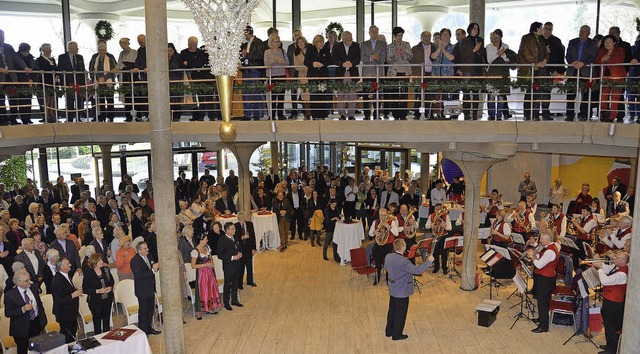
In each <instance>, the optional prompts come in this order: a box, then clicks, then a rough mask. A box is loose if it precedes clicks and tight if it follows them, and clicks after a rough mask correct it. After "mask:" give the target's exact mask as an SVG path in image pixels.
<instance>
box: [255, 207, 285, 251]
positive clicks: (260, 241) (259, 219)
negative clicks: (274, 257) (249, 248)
mask: <svg viewBox="0 0 640 354" xmlns="http://www.w3.org/2000/svg"><path fill="white" fill-rule="evenodd" d="M251 222H252V223H253V228H254V230H255V232H256V243H257V245H256V246H257V248H258V252H262V251H264V250H272V251H273V250H276V249H277V248H278V247H280V230H279V229H278V218H277V217H276V214H274V213H269V214H258V213H252V214H251Z"/></svg>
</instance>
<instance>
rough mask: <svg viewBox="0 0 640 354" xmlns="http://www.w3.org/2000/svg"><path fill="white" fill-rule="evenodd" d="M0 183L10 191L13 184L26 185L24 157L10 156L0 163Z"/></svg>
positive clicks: (25, 162) (25, 159)
mask: <svg viewBox="0 0 640 354" xmlns="http://www.w3.org/2000/svg"><path fill="white" fill-rule="evenodd" d="M0 182H2V183H4V185H5V186H9V188H8V189H11V186H13V184H14V183H18V185H20V186H24V185H25V184H26V183H27V158H26V157H25V155H17V156H12V157H10V158H8V159H6V160H4V161H2V162H0Z"/></svg>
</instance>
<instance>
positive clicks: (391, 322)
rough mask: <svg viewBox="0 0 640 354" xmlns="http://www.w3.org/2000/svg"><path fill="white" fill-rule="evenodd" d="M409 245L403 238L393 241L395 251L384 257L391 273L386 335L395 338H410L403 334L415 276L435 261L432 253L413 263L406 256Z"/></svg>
mask: <svg viewBox="0 0 640 354" xmlns="http://www.w3.org/2000/svg"><path fill="white" fill-rule="evenodd" d="M406 250H407V245H406V243H405V242H404V240H403V239H396V240H395V241H393V251H394V252H393V253H389V254H388V255H387V256H386V257H385V259H384V269H386V270H387V274H388V275H389V284H388V286H389V312H388V313H387V328H386V329H385V335H386V336H387V337H391V339H393V340H403V339H407V338H409V336H408V335H406V334H402V331H403V330H404V323H405V321H406V319H407V311H408V310H409V296H411V294H413V276H414V275H418V274H422V273H424V271H426V270H427V269H428V268H429V267H431V264H432V263H433V261H434V258H433V256H432V255H429V258H427V260H426V261H425V262H424V263H422V264H420V265H419V266H416V265H413V264H411V262H410V261H409V260H408V259H407V258H406V257H405V256H404V252H405V251H406Z"/></svg>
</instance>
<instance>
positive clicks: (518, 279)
mask: <svg viewBox="0 0 640 354" xmlns="http://www.w3.org/2000/svg"><path fill="white" fill-rule="evenodd" d="M513 282H514V283H515V284H516V286H517V287H518V292H519V293H520V294H524V293H526V292H527V282H525V281H524V279H522V275H520V273H518V272H516V275H515V276H514V277H513Z"/></svg>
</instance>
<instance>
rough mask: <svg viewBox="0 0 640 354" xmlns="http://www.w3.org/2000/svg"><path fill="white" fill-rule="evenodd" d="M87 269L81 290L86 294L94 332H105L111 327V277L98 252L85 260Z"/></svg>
mask: <svg viewBox="0 0 640 354" xmlns="http://www.w3.org/2000/svg"><path fill="white" fill-rule="evenodd" d="M87 268H88V269H87V271H86V272H85V273H84V278H83V280H82V291H83V292H84V293H85V294H87V303H88V304H89V310H91V315H92V316H93V331H94V334H99V333H102V332H107V331H109V330H110V329H111V328H110V326H109V323H110V321H111V305H112V304H113V283H114V282H113V277H112V276H111V273H110V272H109V268H107V267H106V265H105V264H104V262H103V261H102V256H101V255H100V254H99V253H94V254H92V255H91V256H90V257H89V260H88V261H87Z"/></svg>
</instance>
